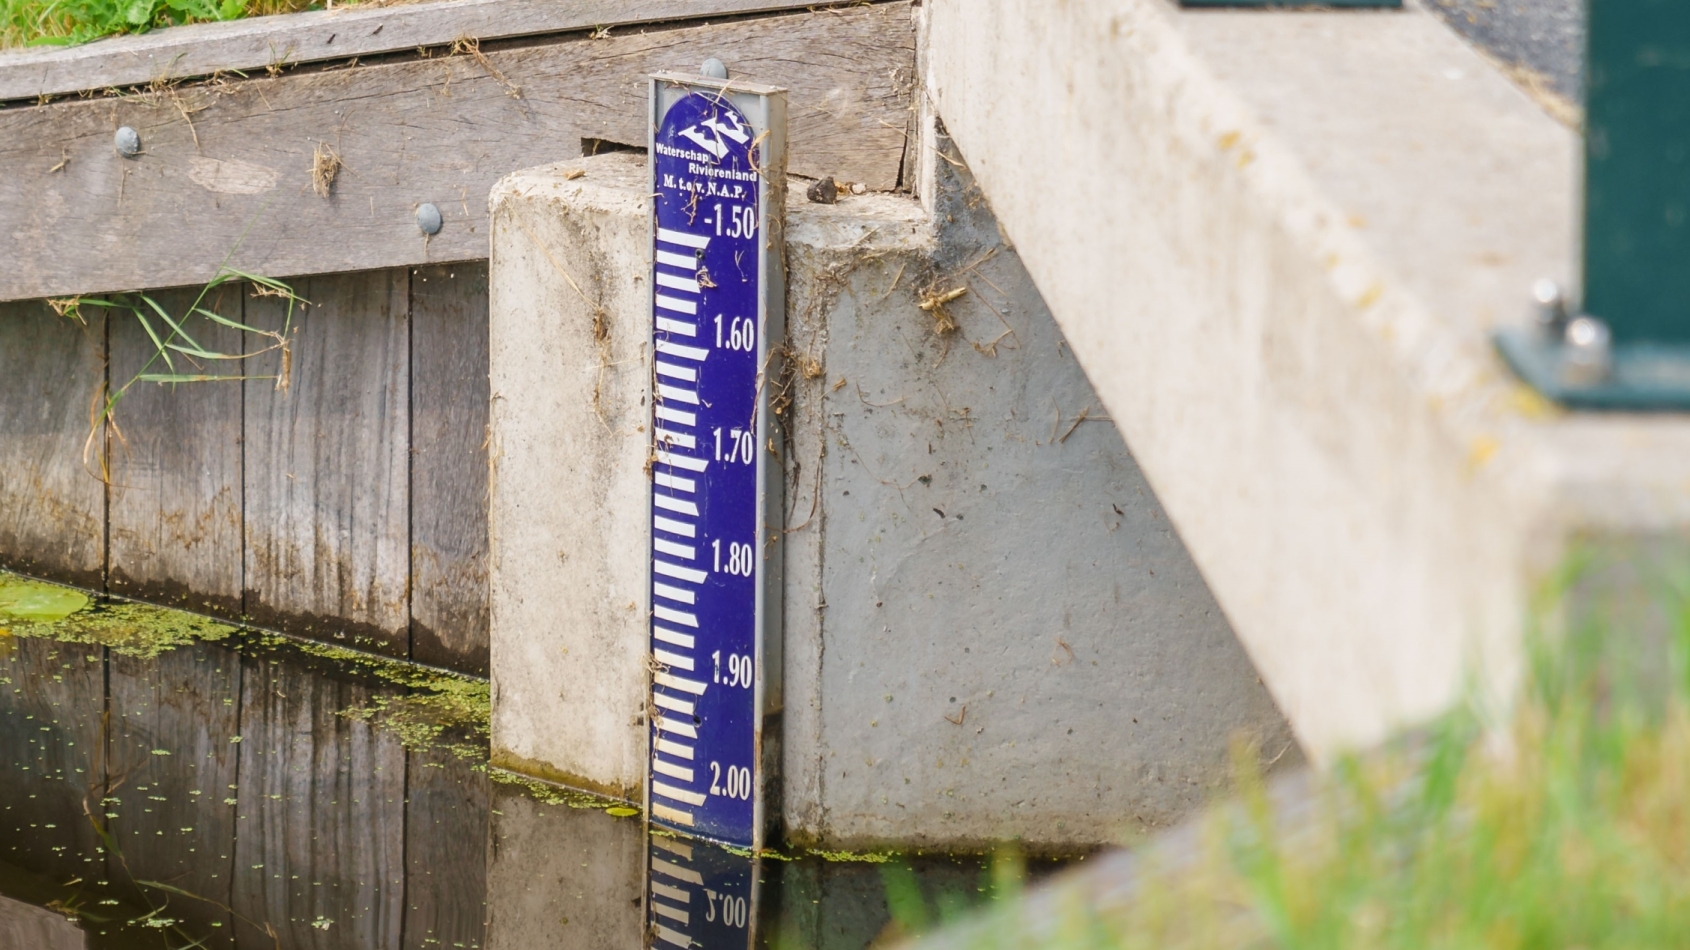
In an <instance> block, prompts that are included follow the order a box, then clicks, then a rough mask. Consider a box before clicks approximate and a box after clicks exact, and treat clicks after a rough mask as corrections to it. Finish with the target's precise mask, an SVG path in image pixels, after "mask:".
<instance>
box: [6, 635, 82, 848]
mask: <svg viewBox="0 0 1690 950" xmlns="http://www.w3.org/2000/svg"><path fill="white" fill-rule="evenodd" d="M104 655H105V650H104V648H102V647H94V646H83V645H80V644H68V643H57V642H54V641H51V640H33V639H26V638H22V637H11V636H6V637H0V861H4V862H6V863H8V864H11V865H13V866H16V867H21V868H23V869H24V870H27V871H33V872H36V873H38V874H45V875H47V876H49V877H51V878H53V879H54V880H57V881H65V880H69V879H71V878H73V877H80V876H82V875H85V874H88V873H90V872H98V871H99V870H101V868H100V867H99V865H98V864H97V863H96V862H97V861H98V860H99V858H98V853H97V852H96V850H95V848H96V846H97V845H98V843H99V839H98V838H97V837H96V835H95V832H94V826H93V824H92V823H91V822H90V820H89V817H88V811H85V810H84V803H86V804H87V805H88V807H89V809H90V810H93V809H96V808H97V807H98V802H99V799H100V797H101V795H102V794H103V791H102V790H103V787H104V781H105V760H104V758H103V756H102V751H101V750H102V747H103V745H104V737H103V735H102V731H101V729H102V723H101V720H102V717H103V714H104V712H105V666H104V665H103V663H104ZM93 814H95V815H98V814H100V812H99V811H97V810H95V811H93Z"/></svg>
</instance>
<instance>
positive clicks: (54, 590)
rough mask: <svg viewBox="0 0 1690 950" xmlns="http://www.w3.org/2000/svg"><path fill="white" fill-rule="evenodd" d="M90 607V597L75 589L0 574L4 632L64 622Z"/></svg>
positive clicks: (0, 626) (0, 601)
mask: <svg viewBox="0 0 1690 950" xmlns="http://www.w3.org/2000/svg"><path fill="white" fill-rule="evenodd" d="M88 603H89V601H88V595H87V594H84V593H83V592H81V591H79V590H76V589H75V588H71V587H61V586H59V585H58V584H49V583H47V582H46V581H32V580H29V579H28V578H24V577H19V576H18V575H16V574H5V573H0V629H5V628H8V627H10V626H11V625H13V624H17V623H51V622H53V621H55V620H63V619H64V618H65V617H68V616H70V615H71V614H73V613H76V612H77V611H78V610H81V609H83V608H84V607H87V606H88Z"/></svg>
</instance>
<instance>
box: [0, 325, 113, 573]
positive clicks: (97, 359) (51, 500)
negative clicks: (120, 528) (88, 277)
mask: <svg viewBox="0 0 1690 950" xmlns="http://www.w3.org/2000/svg"><path fill="white" fill-rule="evenodd" d="M86 320H87V323H85V324H84V323H77V322H74V321H72V320H69V319H67V318H65V317H60V316H58V315H56V314H54V313H53V311H52V310H51V309H50V308H49V307H48V306H47V305H46V304H44V303H42V302H40V301H26V302H22V303H10V304H0V567H5V568H8V569H11V570H15V571H23V572H25V573H30V574H38V575H40V576H42V577H51V578H54V579H56V580H62V581H66V582H68V583H72V584H77V585H79V586H82V587H98V586H99V585H100V583H101V581H102V578H103V576H104V574H105V540H106V495H105V490H104V489H103V488H102V487H101V485H100V481H99V479H98V478H97V477H96V476H95V475H94V474H93V473H94V472H97V471H98V466H99V462H98V456H99V454H100V450H101V449H102V445H101V444H100V443H95V444H93V445H89V441H88V436H89V426H90V419H91V417H92V413H93V410H94V407H95V406H96V405H97V404H98V401H99V398H100V394H101V392H102V391H103V389H104V386H105V358H106V328H105V322H104V317H103V316H102V312H101V311H100V310H97V309H94V308H92V307H90V308H88V313H87V315H86ZM85 448H87V449H89V450H90V451H89V454H88V455H87V456H86V457H85V456H84V449H85ZM85 461H86V465H85Z"/></svg>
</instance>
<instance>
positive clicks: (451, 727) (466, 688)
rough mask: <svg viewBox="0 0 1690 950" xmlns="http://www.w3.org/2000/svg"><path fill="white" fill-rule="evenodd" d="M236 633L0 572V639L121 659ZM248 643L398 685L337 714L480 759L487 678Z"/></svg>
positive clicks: (324, 649) (279, 640)
mask: <svg viewBox="0 0 1690 950" xmlns="http://www.w3.org/2000/svg"><path fill="white" fill-rule="evenodd" d="M241 632H242V628H241V627H238V626H236V625H233V624H229V623H223V622H221V621H217V620H213V619H211V618H210V617H203V616H200V615H198V614H191V613H187V612H186V611H181V610H172V609H170V608H168V607H157V606H154V605H152V604H141V603H131V602H125V601H108V600H101V599H98V598H96V597H95V596H93V595H90V594H88V593H86V592H83V591H80V590H77V589H75V588H73V587H65V586H63V585H60V584H53V583H49V582H47V581H39V580H34V579H32V578H27V577H22V576H20V575H17V574H11V573H7V572H0V635H9V636H15V637H29V638H36V639H45V640H57V641H60V642H63V643H88V644H96V645H99V646H103V647H106V648H108V649H110V650H111V651H112V652H114V653H118V654H121V655H123V656H132V657H140V658H143V659H155V658H157V657H158V656H160V655H162V654H164V653H168V652H169V651H171V650H174V649H177V648H178V647H183V646H187V645H188V644H190V643H193V642H195V641H198V640H203V641H210V642H217V641H222V640H227V639H229V638H231V637H234V636H235V635H236V634H239V633H241ZM249 642H255V643H256V644H257V645H259V646H262V647H266V648H271V649H292V650H298V651H300V652H302V653H305V654H307V655H310V656H314V657H318V658H320V659H324V660H328V661H330V662H331V663H334V664H336V665H338V666H341V667H343V668H347V669H352V670H356V671H359V672H362V673H365V674H369V675H373V676H374V677H376V678H377V679H380V680H382V681H384V682H387V683H389V684H392V685H393V686H397V687H400V688H402V689H403V690H404V691H405V692H403V693H402V694H397V695H395V694H391V693H388V694H380V695H376V696H374V697H373V698H372V699H371V700H370V701H369V702H368V703H365V704H363V705H359V706H354V707H352V708H350V709H345V710H342V711H341V715H343V716H346V717H348V718H350V719H356V720H359V721H361V722H367V723H369V724H370V725H372V726H374V727H376V728H378V729H382V730H385V731H388V732H391V733H392V734H394V735H395V736H397V737H398V739H399V741H400V742H401V744H403V745H404V746H405V747H406V748H407V749H410V750H412V751H421V750H424V749H430V748H432V749H442V750H444V751H447V752H450V753H452V754H454V755H457V756H458V757H460V758H465V759H479V760H485V759H486V757H487V739H488V735H489V727H490V724H491V721H492V696H491V693H490V691H489V684H488V682H487V681H486V680H480V679H476V678H474V677H469V676H461V675H458V674H454V673H449V672H446V671H444V670H434V669H428V668H426V667H420V666H415V665H412V664H409V663H405V662H402V661H398V660H391V659H387V658H384V657H378V656H374V655H371V654H368V653H361V652H358V651H356V650H348V649H345V648H344V647H336V646H331V645H328V644H319V643H312V642H309V641H298V640H293V639H290V638H287V637H283V636H279V635H276V634H268V633H259V634H257V636H256V638H255V639H253V640H251V641H249Z"/></svg>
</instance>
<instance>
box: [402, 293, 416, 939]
mask: <svg viewBox="0 0 1690 950" xmlns="http://www.w3.org/2000/svg"><path fill="white" fill-rule="evenodd" d="M409 306H410V305H409V302H407V304H406V308H407V310H408V309H409ZM406 692H407V693H409V692H410V690H409V689H407V690H406ZM412 755H413V753H412V752H411V750H410V749H406V750H405V777H404V780H403V781H402V782H401V783H400V786H399V792H400V795H399V950H405V936H406V929H407V928H406V925H407V924H409V923H410V920H411V756H412Z"/></svg>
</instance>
